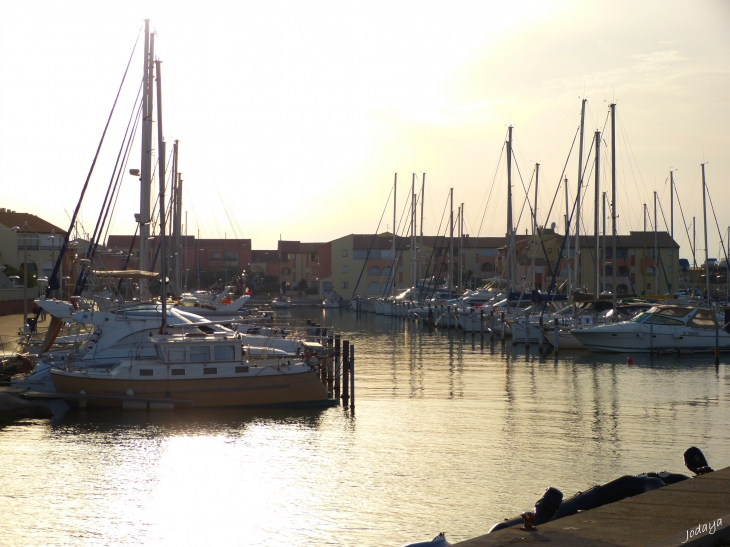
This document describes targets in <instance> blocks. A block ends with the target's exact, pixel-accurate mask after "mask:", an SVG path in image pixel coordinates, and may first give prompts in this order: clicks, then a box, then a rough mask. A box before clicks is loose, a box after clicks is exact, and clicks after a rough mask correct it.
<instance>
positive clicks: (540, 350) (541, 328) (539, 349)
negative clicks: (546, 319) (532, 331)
mask: <svg viewBox="0 0 730 547" xmlns="http://www.w3.org/2000/svg"><path fill="white" fill-rule="evenodd" d="M537 336H538V343H537V351H538V352H539V353H540V355H542V353H543V347H542V339H543V338H544V337H545V331H544V330H543V320H542V314H541V315H540V327H539V331H538V335H537Z"/></svg>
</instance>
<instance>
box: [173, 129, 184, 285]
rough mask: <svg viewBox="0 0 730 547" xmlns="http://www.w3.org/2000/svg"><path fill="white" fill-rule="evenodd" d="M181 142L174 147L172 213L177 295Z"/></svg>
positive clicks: (179, 249) (180, 267) (180, 211)
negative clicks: (179, 154)
mask: <svg viewBox="0 0 730 547" xmlns="http://www.w3.org/2000/svg"><path fill="white" fill-rule="evenodd" d="M179 145H180V141H177V140H176V141H175V143H174V145H173V156H172V158H173V159H172V165H173V167H172V192H173V201H172V211H173V228H172V233H173V237H172V242H173V243H172V244H173V252H172V256H174V257H175V260H174V274H175V283H174V291H173V292H174V293H175V294H177V295H180V294H182V247H181V242H182V192H181V182H180V172H179V171H180V167H179V165H178V152H179Z"/></svg>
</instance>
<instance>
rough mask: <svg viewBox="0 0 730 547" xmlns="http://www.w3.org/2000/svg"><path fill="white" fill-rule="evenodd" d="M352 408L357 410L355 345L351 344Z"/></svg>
mask: <svg viewBox="0 0 730 547" xmlns="http://www.w3.org/2000/svg"><path fill="white" fill-rule="evenodd" d="M350 410H355V346H354V345H352V346H350Z"/></svg>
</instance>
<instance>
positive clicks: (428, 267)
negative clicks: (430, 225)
mask: <svg viewBox="0 0 730 547" xmlns="http://www.w3.org/2000/svg"><path fill="white" fill-rule="evenodd" d="M448 205H449V198H448V197H447V198H446V201H445V202H444V210H443V212H442V213H441V221H440V222H439V227H438V230H436V236H435V237H434V240H433V247H432V248H431V256H429V257H428V262H427V263H426V276H425V279H428V272H429V270H430V269H431V261H432V260H433V258H434V256H435V253H436V245H437V244H438V239H439V236H440V235H441V226H443V223H444V218H445V216H446V207H448ZM443 237H446V230H444V236H443ZM442 243H443V240H442ZM436 263H438V259H437V260H436V261H435V262H434V266H433V270H434V271H433V273H432V274H431V276H432V277H433V276H435V274H436ZM437 281H438V278H437V279H435V280H434V283H431V285H432V290H431V295H433V293H434V292H435V290H436V282H437ZM422 295H423V287H421V291H420V292H419V296H418V297H419V300H420V298H421V296H422ZM427 296H428V295H427Z"/></svg>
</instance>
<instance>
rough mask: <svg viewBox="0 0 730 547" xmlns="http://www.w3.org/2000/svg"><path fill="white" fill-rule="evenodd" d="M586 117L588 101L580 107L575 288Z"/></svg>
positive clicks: (576, 284) (579, 280) (578, 256)
mask: <svg viewBox="0 0 730 547" xmlns="http://www.w3.org/2000/svg"><path fill="white" fill-rule="evenodd" d="M585 117H586V100H585V99H583V101H582V102H581V107H580V143H579V144H580V146H579V148H578V195H577V196H576V198H575V199H576V207H575V286H576V287H580V283H581V281H582V279H581V273H580V272H581V259H580V201H581V195H582V188H583V124H584V121H585Z"/></svg>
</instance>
